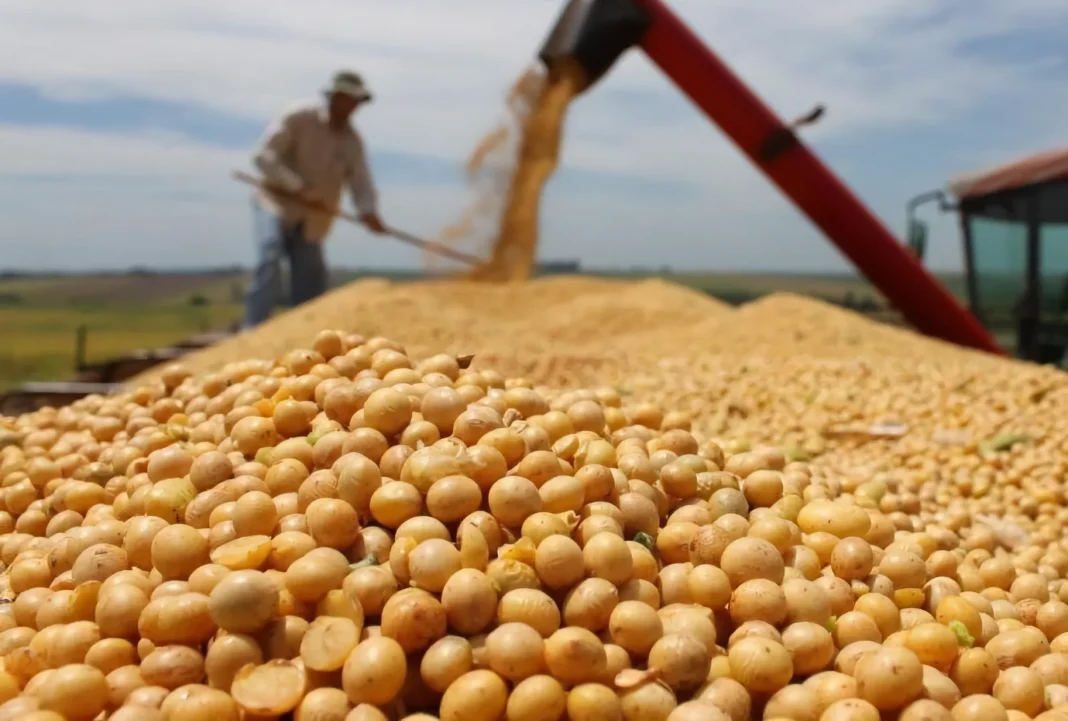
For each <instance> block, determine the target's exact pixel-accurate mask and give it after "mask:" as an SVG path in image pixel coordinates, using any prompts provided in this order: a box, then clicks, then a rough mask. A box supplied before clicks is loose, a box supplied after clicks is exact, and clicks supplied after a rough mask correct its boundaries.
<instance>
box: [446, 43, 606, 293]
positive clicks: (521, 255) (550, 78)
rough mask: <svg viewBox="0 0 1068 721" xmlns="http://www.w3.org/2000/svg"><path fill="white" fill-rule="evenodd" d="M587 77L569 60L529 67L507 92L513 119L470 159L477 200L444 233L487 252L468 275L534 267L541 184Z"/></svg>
mask: <svg viewBox="0 0 1068 721" xmlns="http://www.w3.org/2000/svg"><path fill="white" fill-rule="evenodd" d="M585 83H586V81H585V74H584V73H583V71H582V69H581V68H580V67H579V66H578V65H577V64H576V63H574V62H570V61H565V62H561V63H559V64H557V65H554V66H553V67H552V68H551V69H550V70H549V71H548V73H547V74H546V73H544V72H543V71H541V70H540V69H539V68H530V69H528V70H526V71H524V73H523V74H522V75H520V77H519V78H518V80H516V82H515V84H514V85H513V87H512V89H511V91H510V92H509V94H508V97H507V102H506V107H507V111H508V113H507V118H506V120H505V121H504V122H503V123H502V124H501V125H500V126H498V127H497V128H495V129H493V130H492V131H490V132H489V133H487V134H486V136H485V137H483V138H482V140H480V141H479V143H478V144H477V145H476V147H475V150H474V151H473V152H472V154H471V156H470V158H469V159H468V162H467V166H466V171H467V182H468V186H469V188H470V190H471V194H472V200H471V201H470V202H469V203H468V205H467V206H466V207H465V208H464V210H463V212H462V213H461V215H460V217H459V219H458V220H456V221H455V222H454V223H452V224H450V225H449V226H447V227H446V228H445V229H444V230H443V231H442V233H441V234H440V236H439V237H438V242H440V243H443V244H445V245H448V246H450V247H452V248H456V249H461V248H462V249H463V250H464V251H465V252H467V253H470V254H472V255H476V256H479V257H483V258H485V259H486V261H487V262H486V263H485V264H484V265H483V266H481V267H479V268H475V269H473V270H472V271H471V272H470V274H469V276H468V277H469V279H471V280H481V281H491V282H494V281H495V282H514V281H519V280H525V279H527V278H529V277H530V276H531V275H532V274H533V271H534V268H535V264H536V258H537V245H538V227H539V224H538V212H539V209H540V203H541V196H542V192H543V190H544V188H545V184H546V183H547V182H548V180H549V178H550V177H552V174H553V172H554V171H555V170H556V167H557V164H558V162H559V157H560V149H561V142H562V134H563V126H564V119H565V117H566V115H567V109H568V106H569V105H570V104H571V101H572V100H573V99H574V98H575V96H577V95H578V94H579V93H580V92H582V89H583V88H584V87H585ZM425 263H426V266H427V268H428V269H429V270H431V271H440V269H441V267H442V266H441V262H440V261H439V260H437V259H435V258H431V257H429V256H427V257H426V258H425Z"/></svg>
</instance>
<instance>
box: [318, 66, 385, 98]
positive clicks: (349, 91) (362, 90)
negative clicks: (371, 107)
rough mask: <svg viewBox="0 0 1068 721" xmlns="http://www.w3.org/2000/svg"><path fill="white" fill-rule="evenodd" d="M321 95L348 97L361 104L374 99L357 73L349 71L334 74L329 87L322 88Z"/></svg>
mask: <svg viewBox="0 0 1068 721" xmlns="http://www.w3.org/2000/svg"><path fill="white" fill-rule="evenodd" d="M323 93H324V94H326V95H333V94H335V93H339V94H341V95H348V96H349V97H350V98H355V99H356V100H359V101H360V102H363V103H366V102H368V101H370V100H371V98H372V97H374V96H373V95H371V91H370V90H368V89H367V86H366V85H365V84H364V82H363V78H362V77H360V75H359V73H354V72H352V71H351V70H342V71H340V72H338V73H335V74H334V77H333V79H332V80H331V81H330V85H328V86H327V87H325V88H323Z"/></svg>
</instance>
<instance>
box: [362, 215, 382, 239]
mask: <svg viewBox="0 0 1068 721" xmlns="http://www.w3.org/2000/svg"><path fill="white" fill-rule="evenodd" d="M360 222H361V223H363V225H364V227H365V228H367V229H368V230H369V231H371V232H372V233H374V234H375V235H382V234H383V233H385V232H386V226H385V224H384V223H383V222H382V219H381V218H379V217H378V214H377V213H364V214H363V215H361V216H360Z"/></svg>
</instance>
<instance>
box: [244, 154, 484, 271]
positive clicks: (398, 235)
mask: <svg viewBox="0 0 1068 721" xmlns="http://www.w3.org/2000/svg"><path fill="white" fill-rule="evenodd" d="M233 177H234V179H235V180H239V181H240V182H242V183H245V184H247V185H252V186H255V187H257V188H260V189H261V190H269V191H270V192H272V193H276V194H278V195H281V196H284V197H285V198H287V199H290V200H294V201H296V202H298V203H303V204H305V205H308V206H309V207H311V205H312V204H311V203H308V201H306V200H305V199H304V198H301V197H300V196H298V195H294V194H293V193H287V192H285V191H283V190H279V189H278V188H275V187H273V186H269V185H267V184H266V183H265V182H264V181H263V180H261V179H260V178H257V177H255V176H252V175H249V174H248V173H245V172H242V171H240V170H235V171H234V172H233ZM316 209H317V210H320V211H321V210H322V209H321V208H318V207H316ZM326 212H330V214H331V215H333V216H334V217H335V218H341V219H342V220H347V221H349V222H350V223H356V224H357V225H363V223H362V222H361V221H360V219H359V217H358V216H356V215H353V214H352V213H347V212H345V211H344V210H335V211H326ZM385 234H386V235H388V236H390V237H391V238H394V239H396V240H399V241H401V242H402V243H407V244H408V245H413V246H415V247H416V248H419V249H421V250H425V251H426V252H428V253H434V254H435V255H440V256H441V257H443V258H449V259H451V260H456V261H459V262H461V263H466V264H467V265H471V266H481V265H484V264H485V262H486V261H484V260H483V259H482V258H478V257H475V256H473V255H468V254H467V253H463V252H461V251H459V250H454V249H452V248H450V247H449V246H447V245H442V244H441V243H435V242H433V241H429V240H424V239H422V238H418V237H416V236H414V235H412V234H411V233H405V232H404V231H403V230H398V229H396V228H390V227H386V229H385Z"/></svg>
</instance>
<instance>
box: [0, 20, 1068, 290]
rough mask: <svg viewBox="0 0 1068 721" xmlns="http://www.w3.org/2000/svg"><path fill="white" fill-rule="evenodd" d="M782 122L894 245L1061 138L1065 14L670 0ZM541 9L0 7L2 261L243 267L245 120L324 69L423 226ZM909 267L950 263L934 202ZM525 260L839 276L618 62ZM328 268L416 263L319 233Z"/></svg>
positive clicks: (700, 121) (382, 182)
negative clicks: (346, 77) (358, 92)
mask: <svg viewBox="0 0 1068 721" xmlns="http://www.w3.org/2000/svg"><path fill="white" fill-rule="evenodd" d="M670 5H671V6H672V7H673V8H674V10H675V11H676V12H677V13H678V14H679V15H680V16H681V17H682V18H683V19H684V20H685V21H686V22H687V23H689V24H690V25H691V27H692V28H693V29H694V30H695V31H696V32H697V33H698V34H699V35H700V36H701V37H703V38H704V39H706V40H707V42H708V43H709V45H710V46H711V47H712V48H713V49H714V50H715V51H716V53H717V54H718V55H719V56H720V57H722V58H723V59H724V60H725V61H726V62H727V63H728V64H729V65H730V66H731V67H732V68H734V70H735V71H736V72H737V73H738V74H739V75H740V76H741V77H742V78H743V79H744V80H745V81H746V82H747V83H748V84H749V86H750V87H751V88H752V89H753V90H754V91H755V92H756V93H757V94H758V95H759V96H760V97H761V98H762V99H763V100H764V101H765V102H766V103H767V104H768V105H769V106H770V107H771V108H772V109H774V110H775V111H776V112H778V113H780V114H781V115H782V116H783V117H794V116H797V115H799V114H801V113H803V112H805V111H807V110H809V109H810V108H811V107H812V106H814V105H815V104H816V103H823V104H825V105H826V106H827V113H826V115H825V117H824V118H823V119H822V120H821V121H820V123H819V124H818V125H816V126H814V127H812V128H808V129H806V130H805V131H804V137H805V139H806V141H807V142H809V143H810V145H811V146H812V147H813V148H814V150H815V151H816V153H817V154H818V155H819V156H820V157H821V158H822V159H823V160H824V161H825V162H826V163H828V164H829V166H830V167H831V168H832V169H833V170H834V171H835V172H836V173H837V174H838V175H839V176H840V177H841V178H843V179H844V180H845V182H846V183H847V184H848V185H849V186H851V187H852V188H853V189H854V190H855V192H856V193H857V194H859V196H860V197H861V198H862V199H863V200H864V201H865V202H866V203H867V204H868V205H869V206H870V207H871V208H872V209H873V210H874V211H875V212H876V213H877V214H878V215H879V216H880V217H881V218H882V219H883V220H884V222H885V223H887V225H888V226H889V227H890V228H891V229H892V230H893V231H894V232H895V233H897V234H898V235H902V234H903V231H904V227H903V226H904V206H905V203H906V201H907V200H908V199H909V198H910V197H911V196H913V195H915V194H917V193H919V192H922V191H925V190H929V189H932V188H939V187H944V185H945V182H946V180H947V179H948V178H949V177H951V176H953V175H955V174H957V173H960V172H963V171H970V170H974V169H976V168H982V167H985V166H989V165H991V164H995V163H999V162H1002V161H1005V160H1010V159H1012V158H1014V157H1016V156H1019V155H1022V154H1026V153H1030V152H1036V151H1040V150H1045V149H1049V148H1051V147H1058V146H1061V145H1068V125H1066V123H1065V118H1066V117H1068V112H1066V111H1068V46H1066V45H1065V43H1064V38H1065V37H1066V36H1068V3H1066V2H1064V0H1011V2H1007V1H1006V0H939V2H931V1H930V0H864V2H857V1H856V0H810V2H804V3H801V2H797V1H796V0H674V1H673V2H670ZM561 7H562V3H561V2H559V1H558V0H508V1H507V2H502V0H449V2H442V1H441V0H360V1H359V2H352V0H303V2H300V3H296V2H292V0H221V1H220V0H152V2H143V1H136V0H93V2H84V1H82V0H5V2H4V3H2V4H0V158H2V160H0V268H18V269H32V270H45V269H47V270H78V269H89V268H93V269H96V268H114V269H121V268H127V267H130V266H134V265H140V266H154V267H160V268H177V267H195V266H205V265H222V264H234V263H239V264H244V265H248V264H250V263H251V262H252V260H253V256H254V253H253V240H252V237H251V212H250V195H249V192H248V189H247V188H245V187H242V186H240V185H238V184H237V183H235V182H234V181H233V180H232V179H231V178H230V177H229V173H230V171H231V170H233V169H250V168H251V160H250V157H251V153H252V152H253V151H254V149H255V147H256V144H257V142H258V140H259V138H260V137H261V135H262V133H263V130H264V128H265V127H266V125H267V123H268V122H269V121H270V120H271V119H272V118H273V117H275V116H276V115H277V114H278V113H280V112H281V111H282V110H284V109H285V108H286V107H288V106H291V105H292V104H294V103H297V102H302V101H305V100H313V99H314V98H315V97H316V96H317V93H318V91H319V89H321V88H322V87H323V86H324V85H325V84H326V82H327V81H328V79H329V77H330V76H331V74H332V73H333V72H334V71H335V70H337V69H340V68H352V69H355V70H358V71H359V72H361V73H362V74H363V75H364V77H365V78H366V80H367V82H368V84H369V85H370V86H371V88H372V89H373V91H374V92H375V95H376V99H375V102H374V103H373V104H372V105H370V106H367V107H366V108H362V109H361V110H360V111H359V113H358V114H357V116H356V118H355V124H356V126H357V128H358V129H359V131H360V132H361V134H362V135H363V137H364V141H365V144H366V145H367V147H368V149H369V151H370V154H371V166H372V171H373V173H374V176H375V178H376V184H377V185H378V188H379V194H380V197H381V208H382V215H383V217H384V219H385V220H386V221H387V222H388V223H390V224H392V225H394V226H397V227H399V228H402V229H404V230H406V231H409V232H411V233H415V234H418V235H423V236H425V237H430V238H433V237H435V236H436V235H437V234H438V233H439V232H440V231H441V229H442V228H443V227H444V226H446V225H447V224H448V223H450V222H451V221H453V220H455V219H456V217H457V216H458V214H459V213H460V212H461V211H462V208H463V207H464V204H465V203H467V202H469V200H470V197H471V191H470V189H469V188H467V187H466V186H465V183H464V178H463V174H462V164H463V162H464V160H465V158H466V157H467V155H468V154H469V152H470V150H471V149H472V148H473V147H474V145H475V144H476V143H477V142H478V140H479V138H480V137H482V135H483V134H484V133H485V132H486V131H488V130H491V129H492V128H493V127H494V126H495V125H496V124H497V123H498V122H499V121H500V119H501V118H502V113H503V110H502V109H503V98H504V94H505V93H506V91H507V89H508V88H509V86H510V85H511V83H512V81H513V80H514V78H515V77H516V76H517V75H518V74H519V73H520V72H522V70H523V69H524V68H525V67H526V66H527V65H528V64H529V63H530V62H531V61H532V59H533V58H534V56H535V54H536V52H537V49H538V47H539V46H540V43H541V41H542V40H543V38H544V36H545V34H546V33H547V32H548V29H549V28H550V27H551V25H552V23H553V20H554V19H555V17H556V15H557V14H558V12H559V10H560V8H561ZM927 216H928V217H929V219H930V220H931V221H932V229H933V230H932V237H931V239H930V241H929V251H928V253H929V264H930V265H931V266H932V267H934V268H936V269H939V270H946V269H954V268H957V267H959V263H960V240H959V238H958V236H957V233H956V226H955V221H954V220H953V219H952V218H951V217H938V216H937V214H936V213H934V212H933V211H928V213H927ZM541 218H542V235H541V242H540V255H541V257H542V258H544V259H561V258H568V259H570V258H575V259H579V260H581V261H582V262H583V264H584V265H587V266H591V267H599V268H608V267H616V268H618V267H663V266H668V267H673V268H678V269H697V268H699V269H708V270H767V271H799V272H811V271H841V270H845V269H847V268H848V267H849V266H848V264H847V262H846V261H844V260H843V259H842V257H841V256H840V255H839V254H838V253H837V252H836V251H835V249H834V247H833V246H832V245H831V244H830V243H829V242H828V241H827V240H825V239H824V238H823V237H822V235H821V234H820V233H819V232H818V231H817V230H816V229H815V228H814V227H813V226H812V225H811V224H810V223H809V222H808V221H807V220H806V219H805V218H804V216H803V215H801V214H800V213H799V212H798V211H797V210H796V209H795V208H794V207H793V206H792V205H791V204H790V203H789V201H788V200H787V199H786V198H785V197H784V196H783V195H782V194H781V193H780V192H779V191H778V190H777V189H776V188H775V187H774V186H772V185H771V184H769V183H768V182H767V181H766V180H765V179H764V177H763V176H762V175H761V174H760V172H759V171H757V170H756V169H755V168H753V166H751V165H750V164H749V163H748V162H747V161H746V160H745V159H744V157H743V156H742V155H741V154H740V153H739V152H738V151H737V150H736V149H735V148H734V147H733V145H732V144H731V143H730V141H729V139H727V138H726V137H725V136H724V135H723V134H722V133H721V132H720V131H719V130H718V129H717V128H716V127H715V126H714V125H712V124H710V123H709V122H708V121H707V119H706V118H705V117H704V116H703V115H702V114H701V113H700V112H699V111H698V110H697V109H696V108H695V106H693V105H692V103H691V102H690V101H689V100H687V99H686V98H685V97H684V96H682V95H681V94H680V93H679V92H678V91H677V90H676V89H675V87H674V86H673V85H672V84H671V83H670V81H669V80H668V79H667V78H666V77H665V76H664V75H663V74H662V73H661V72H660V71H659V70H658V69H657V68H656V67H655V66H654V65H653V64H652V63H651V62H650V61H649V60H648V59H647V58H646V57H644V56H643V55H642V54H641V52H640V51H639V50H631V51H629V52H628V53H627V55H626V56H625V57H624V58H623V59H622V60H621V61H620V62H619V63H618V64H617V65H616V66H615V67H614V68H613V69H612V70H611V72H610V73H609V75H608V76H607V77H606V78H605V79H603V80H602V81H601V82H599V83H598V84H597V85H595V86H594V87H593V88H592V89H591V90H590V91H589V92H588V93H587V94H584V95H583V96H581V97H580V98H579V99H578V100H577V101H576V102H575V103H574V104H573V105H572V107H571V109H570V112H569V115H568V118H567V126H566V131H565V140H564V150H563V155H562V159H561V167H560V169H559V171H558V172H557V174H556V176H554V177H553V178H552V179H551V181H550V183H549V186H548V188H547V190H546V194H545V198H544V201H543V204H542V210H541ZM327 247H328V255H329V259H330V261H331V262H333V263H335V264H338V265H344V266H349V267H356V266H366V267H372V268H374V267H379V268H382V267H398V266H409V267H419V265H420V264H421V263H422V262H423V260H422V258H421V257H420V255H419V254H418V253H417V252H415V251H413V250H411V249H409V248H407V247H406V246H403V245H400V244H397V243H394V242H391V241H388V240H385V239H381V238H377V237H373V236H370V235H368V234H366V233H365V232H364V231H363V230H362V229H360V228H356V227H350V226H347V225H344V224H339V225H337V226H335V230H334V232H333V233H332V234H331V237H330V239H329V243H328V246H327Z"/></svg>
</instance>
